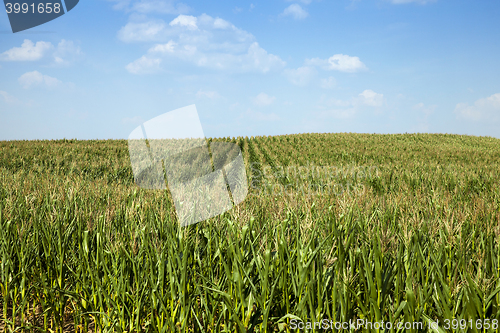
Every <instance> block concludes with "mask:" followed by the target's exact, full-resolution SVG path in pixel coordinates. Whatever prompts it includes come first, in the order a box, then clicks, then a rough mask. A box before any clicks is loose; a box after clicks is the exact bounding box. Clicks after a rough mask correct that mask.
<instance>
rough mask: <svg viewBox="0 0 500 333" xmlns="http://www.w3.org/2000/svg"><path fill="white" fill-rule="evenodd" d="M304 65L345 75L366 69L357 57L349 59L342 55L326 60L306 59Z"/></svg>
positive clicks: (349, 57)
mask: <svg viewBox="0 0 500 333" xmlns="http://www.w3.org/2000/svg"><path fill="white" fill-rule="evenodd" d="M306 65H308V66H319V67H321V68H323V69H325V70H336V71H340V72H347V73H354V72H359V71H362V70H366V69H367V68H366V66H365V64H363V63H362V62H361V60H359V58H358V57H351V56H348V55H344V54H335V55H333V56H331V57H330V58H328V59H327V60H325V59H320V58H313V59H306Z"/></svg>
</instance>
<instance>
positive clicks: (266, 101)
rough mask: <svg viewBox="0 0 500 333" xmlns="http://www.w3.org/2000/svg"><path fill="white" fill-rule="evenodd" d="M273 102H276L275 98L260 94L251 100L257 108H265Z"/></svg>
mask: <svg viewBox="0 0 500 333" xmlns="http://www.w3.org/2000/svg"><path fill="white" fill-rule="evenodd" d="M275 100H276V97H274V96H269V95H267V94H265V93H263V92H262V93H260V94H258V95H257V97H255V98H254V99H253V102H254V104H255V105H257V106H267V105H271V104H273V103H274V101H275Z"/></svg>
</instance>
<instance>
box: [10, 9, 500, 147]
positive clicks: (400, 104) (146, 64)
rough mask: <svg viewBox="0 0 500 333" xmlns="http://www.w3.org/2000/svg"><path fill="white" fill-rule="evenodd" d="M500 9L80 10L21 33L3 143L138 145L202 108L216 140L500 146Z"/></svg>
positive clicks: (13, 45) (14, 49) (15, 41)
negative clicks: (167, 122) (424, 138)
mask: <svg viewBox="0 0 500 333" xmlns="http://www.w3.org/2000/svg"><path fill="white" fill-rule="evenodd" d="M498 17H500V2H498V1H493V0H489V1H465V0H453V1H452V0H434V1H430V0H413V1H412V0H335V1H327V0H322V1H319V0H317V1H315V0H298V1H288V0H276V1H274V0H273V1H258V0H253V1H213V2H207V1H190V0H185V1H182V2H180V1H173V0H83V1H80V3H79V4H78V6H76V7H75V8H74V9H73V10H72V11H71V12H69V13H67V14H65V15H63V16H61V17H59V18H58V19H56V20H54V21H51V22H48V23H46V24H44V25H41V26H38V27H35V28H32V29H29V30H26V31H23V32H19V33H16V34H13V33H12V31H11V30H10V25H9V21H8V17H7V14H6V12H5V11H3V10H2V11H1V13H0V140H18V139H60V138H77V139H126V138H127V137H128V135H129V134H130V132H131V131H132V130H133V129H134V128H135V127H136V126H138V125H140V124H141V123H142V122H145V121H147V120H149V119H151V118H154V117H156V116H158V115H161V114H163V113H165V112H168V111H171V110H175V109H177V108H181V107H184V106H187V105H191V104H195V105H196V107H197V110H198V113H199V116H200V120H201V124H202V126H203V130H204V134H205V136H207V137H227V136H257V135H280V134H293V133H307V132H321V133H323V132H357V133H414V132H420V133H422V132H427V133H454V134H469V135H480V136H494V137H497V138H500V79H499V78H500V56H499V55H500V24H499V23H498Z"/></svg>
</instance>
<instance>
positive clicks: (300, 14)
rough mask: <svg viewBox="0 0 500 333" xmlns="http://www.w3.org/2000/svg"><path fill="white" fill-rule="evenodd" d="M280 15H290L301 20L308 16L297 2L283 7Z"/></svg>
mask: <svg viewBox="0 0 500 333" xmlns="http://www.w3.org/2000/svg"><path fill="white" fill-rule="evenodd" d="M281 15H282V16H291V17H293V18H294V19H296V20H303V19H305V18H306V17H307V16H309V14H308V13H307V12H306V11H305V10H304V9H302V7H301V6H300V5H299V4H296V3H294V4H293V5H290V6H288V7H287V8H285V10H284V11H283V13H281Z"/></svg>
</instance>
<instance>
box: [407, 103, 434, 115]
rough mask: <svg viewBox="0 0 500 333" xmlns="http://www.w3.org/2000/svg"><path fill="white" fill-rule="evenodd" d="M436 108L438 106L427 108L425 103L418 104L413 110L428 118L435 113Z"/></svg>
mask: <svg viewBox="0 0 500 333" xmlns="http://www.w3.org/2000/svg"><path fill="white" fill-rule="evenodd" d="M436 107H437V105H429V106H425V104H424V103H418V104H415V105H414V106H413V110H417V111H419V112H421V113H422V114H423V115H424V116H426V117H428V116H430V115H431V114H432V113H433V112H434V110H435V109H436Z"/></svg>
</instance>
